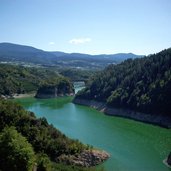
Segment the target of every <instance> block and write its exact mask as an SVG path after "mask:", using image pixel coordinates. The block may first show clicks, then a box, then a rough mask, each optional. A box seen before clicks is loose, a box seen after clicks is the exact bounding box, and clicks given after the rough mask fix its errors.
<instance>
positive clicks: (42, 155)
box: [0, 99, 94, 171]
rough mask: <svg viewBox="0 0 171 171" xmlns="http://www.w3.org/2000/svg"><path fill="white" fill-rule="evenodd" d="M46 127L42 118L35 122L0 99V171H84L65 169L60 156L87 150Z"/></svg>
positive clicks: (78, 143)
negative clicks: (35, 167)
mask: <svg viewBox="0 0 171 171" xmlns="http://www.w3.org/2000/svg"><path fill="white" fill-rule="evenodd" d="M89 148H90V147H89V146H88V145H83V144H82V143H80V142H79V141H78V140H72V139H69V138H68V137H66V136H65V135H64V134H62V133H61V132H60V131H58V130H57V129H56V128H54V127H53V125H49V124H48V122H47V120H46V119H45V118H40V119H37V118H36V117H35V115H34V113H32V112H29V111H26V110H24V109H23V107H22V106H20V105H19V104H17V103H14V102H12V101H7V100H2V99H0V170H2V171H7V170H13V171H31V170H32V169H33V167H34V166H35V163H36V166H37V168H38V169H37V170H38V171H51V170H58V171H64V170H65V171H67V170H68V171H72V170H76V171H77V170H78V171H87V170H94V169H91V168H89V169H86V168H82V167H76V166H71V165H70V166H64V164H62V163H61V162H60V160H59V156H60V155H62V154H65V155H77V154H79V153H81V152H82V151H83V150H86V149H89Z"/></svg>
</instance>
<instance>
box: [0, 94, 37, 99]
mask: <svg viewBox="0 0 171 171" xmlns="http://www.w3.org/2000/svg"><path fill="white" fill-rule="evenodd" d="M34 96H35V93H25V94H13V95H0V97H1V98H3V99H19V98H24V97H34Z"/></svg>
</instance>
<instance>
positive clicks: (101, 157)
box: [58, 149, 110, 168]
mask: <svg viewBox="0 0 171 171" xmlns="http://www.w3.org/2000/svg"><path fill="white" fill-rule="evenodd" d="M109 158H110V154H109V153H107V152H106V151H104V150H96V149H89V150H84V151H83V152H81V153H80V154H77V155H65V154H64V155H61V156H60V157H59V158H58V161H60V162H62V163H64V164H71V165H75V166H81V167H86V168H88V167H94V166H98V165H99V164H102V163H103V162H105V161H106V160H107V159H109Z"/></svg>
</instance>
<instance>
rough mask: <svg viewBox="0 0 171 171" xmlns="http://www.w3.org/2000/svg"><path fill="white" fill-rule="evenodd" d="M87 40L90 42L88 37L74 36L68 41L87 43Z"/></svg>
mask: <svg viewBox="0 0 171 171" xmlns="http://www.w3.org/2000/svg"><path fill="white" fill-rule="evenodd" d="M88 42H91V39H90V38H74V39H71V40H70V41H69V43H71V44H75V45H77V44H83V43H88Z"/></svg>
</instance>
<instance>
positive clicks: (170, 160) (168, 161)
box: [167, 152, 171, 166]
mask: <svg viewBox="0 0 171 171" xmlns="http://www.w3.org/2000/svg"><path fill="white" fill-rule="evenodd" d="M167 164H168V165H169V166H171V152H170V154H169V156H168V158H167Z"/></svg>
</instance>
